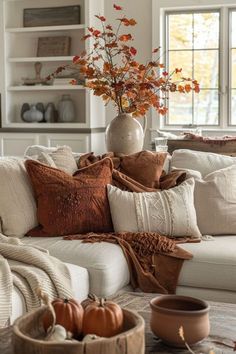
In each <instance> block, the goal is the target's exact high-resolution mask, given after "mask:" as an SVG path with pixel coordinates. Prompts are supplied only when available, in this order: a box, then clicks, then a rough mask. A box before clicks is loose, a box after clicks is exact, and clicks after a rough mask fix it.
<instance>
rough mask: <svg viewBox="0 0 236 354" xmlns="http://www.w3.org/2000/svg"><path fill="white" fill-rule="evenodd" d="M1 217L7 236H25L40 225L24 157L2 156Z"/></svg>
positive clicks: (3, 229) (0, 161) (0, 184)
mask: <svg viewBox="0 0 236 354" xmlns="http://www.w3.org/2000/svg"><path fill="white" fill-rule="evenodd" d="M0 181H1V183H0V219H1V231H2V233H3V234H4V235H6V236H14V237H23V236H24V235H25V234H26V232H27V231H29V230H30V229H32V228H33V227H35V226H37V225H38V221H37V215H36V212H37V209H36V203H35V200H34V194H33V190H32V187H31V182H30V180H29V177H28V174H27V172H26V169H25V165H24V159H21V158H16V157H2V158H0Z"/></svg>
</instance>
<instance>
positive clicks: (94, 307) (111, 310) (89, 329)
mask: <svg viewBox="0 0 236 354" xmlns="http://www.w3.org/2000/svg"><path fill="white" fill-rule="evenodd" d="M122 327H123V311H122V309H121V307H120V306H119V305H117V304H116V303H114V302H112V301H106V300H104V299H102V298H101V299H99V301H97V300H95V301H91V302H90V303H88V304H87V306H86V307H85V309H84V319H83V334H84V335H86V334H90V333H93V334H96V335H97V336H100V337H112V336H115V335H116V334H118V333H120V332H121V331H122Z"/></svg>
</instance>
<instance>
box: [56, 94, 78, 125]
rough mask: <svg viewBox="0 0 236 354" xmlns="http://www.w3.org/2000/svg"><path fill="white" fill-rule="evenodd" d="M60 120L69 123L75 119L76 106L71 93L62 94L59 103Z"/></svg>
mask: <svg viewBox="0 0 236 354" xmlns="http://www.w3.org/2000/svg"><path fill="white" fill-rule="evenodd" d="M58 120H59V122H64V123H69V122H73V121H74V120H75V106H74V102H73V101H72V99H71V98H70V95H62V98H61V100H60V101H59V104H58Z"/></svg>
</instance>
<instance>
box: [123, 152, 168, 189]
mask: <svg viewBox="0 0 236 354" xmlns="http://www.w3.org/2000/svg"><path fill="white" fill-rule="evenodd" d="M166 156H167V153H165V152H159V153H157V152H152V151H141V152H137V153H136V154H132V155H127V156H122V157H121V158H120V160H121V161H120V171H121V172H122V173H124V174H125V175H127V176H129V177H131V178H133V179H134V180H135V181H137V182H139V183H141V184H143V185H144V186H146V187H149V188H159V180H160V177H161V173H162V169H163V165H164V162H165V159H166Z"/></svg>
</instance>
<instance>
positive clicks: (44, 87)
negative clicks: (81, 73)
mask: <svg viewBox="0 0 236 354" xmlns="http://www.w3.org/2000/svg"><path fill="white" fill-rule="evenodd" d="M65 90H69V91H71V90H72V91H74V90H85V88H84V86H81V85H51V86H47V85H35V86H31V85H29V86H26V85H24V86H23V85H22V86H10V87H8V91H65Z"/></svg>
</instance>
